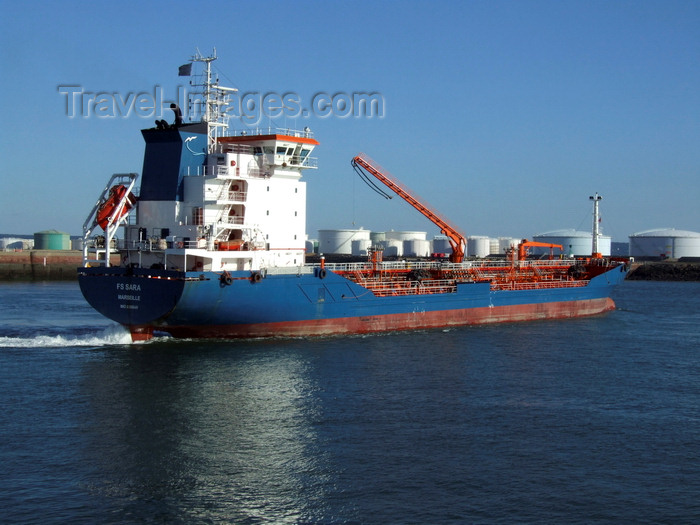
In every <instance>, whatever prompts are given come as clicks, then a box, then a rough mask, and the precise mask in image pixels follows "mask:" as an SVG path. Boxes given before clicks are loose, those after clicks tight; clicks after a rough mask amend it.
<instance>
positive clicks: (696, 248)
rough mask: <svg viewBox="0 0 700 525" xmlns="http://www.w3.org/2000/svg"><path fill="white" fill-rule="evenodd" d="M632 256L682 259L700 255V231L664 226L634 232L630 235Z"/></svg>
mask: <svg viewBox="0 0 700 525" xmlns="http://www.w3.org/2000/svg"><path fill="white" fill-rule="evenodd" d="M629 240H630V256H631V257H639V258H657V257H658V258H661V259H680V258H682V257H700V233H698V232H693V231H687V230H676V229H675V228H663V229H656V230H647V231H643V232H638V233H633V234H632V235H630V237H629Z"/></svg>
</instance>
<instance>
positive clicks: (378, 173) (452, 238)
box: [351, 153, 467, 262]
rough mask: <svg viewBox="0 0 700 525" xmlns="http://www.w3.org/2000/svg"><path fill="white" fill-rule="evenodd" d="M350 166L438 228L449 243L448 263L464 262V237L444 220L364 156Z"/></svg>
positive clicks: (356, 159)
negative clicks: (391, 193) (383, 186)
mask: <svg viewBox="0 0 700 525" xmlns="http://www.w3.org/2000/svg"><path fill="white" fill-rule="evenodd" d="M351 164H352V166H353V168H355V171H357V172H358V173H359V174H360V175H361V176H363V178H364V179H365V180H367V177H366V176H364V175H363V171H364V172H365V173H368V174H370V175H372V176H374V177H375V178H376V179H377V180H379V181H380V182H381V183H382V184H384V185H385V186H386V187H387V188H389V189H390V190H391V191H393V192H394V193H396V194H397V195H398V196H399V197H401V198H402V199H403V200H405V201H406V202H408V203H409V204H410V205H411V206H413V207H414V208H415V209H416V210H418V211H419V212H421V213H422V214H423V215H424V216H425V217H427V218H428V219H429V220H430V221H431V222H432V223H433V224H435V225H436V226H437V227H438V228H440V232H441V233H443V234H444V235H446V236H447V238H448V239H449V242H450V247H451V248H452V255H451V256H450V261H452V262H462V261H463V260H464V254H465V251H466V247H467V246H466V245H467V241H466V239H465V237H464V235H463V234H462V233H461V232H460V231H459V230H458V229H457V228H455V227H454V226H452V225H451V224H450V223H449V222H447V221H446V220H445V219H443V218H442V217H440V216H439V215H438V214H437V213H435V212H434V211H433V210H431V209H430V208H429V207H428V206H427V205H425V204H424V203H422V202H421V201H420V200H419V199H418V198H417V197H416V196H414V195H413V194H411V192H409V191H408V190H407V189H406V188H405V187H404V186H403V185H402V184H401V183H400V182H399V181H398V180H396V179H394V178H393V177H391V176H390V175H389V174H388V173H387V172H386V171H384V170H382V169H381V168H380V167H379V166H378V165H377V164H376V163H375V162H374V161H373V160H372V159H370V158H369V157H368V156H367V155H365V154H362V153H361V154H360V155H357V156H356V157H354V158H353V159H352V163H351Z"/></svg>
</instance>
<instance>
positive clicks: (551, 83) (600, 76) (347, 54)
mask: <svg viewBox="0 0 700 525" xmlns="http://www.w3.org/2000/svg"><path fill="white" fill-rule="evenodd" d="M1 7H2V13H3V16H2V19H1V21H0V30H1V32H0V39H2V40H1V41H2V46H1V49H2V54H1V57H2V58H1V60H2V71H3V73H2V80H3V82H2V93H3V96H2V97H0V111H2V115H3V125H2V131H1V132H0V133H1V135H0V138H1V139H2V140H1V141H0V144H1V145H0V155H2V160H3V162H2V170H3V173H2V179H1V180H2V191H1V192H0V232H2V233H26V234H31V233H33V232H36V231H41V230H45V229H58V230H61V231H66V232H69V233H71V234H79V233H80V232H81V228H82V223H83V220H84V219H85V216H86V214H87V213H88V212H89V210H90V208H91V207H92V205H93V204H94V201H95V199H96V198H97V195H98V194H99V192H100V191H101V190H102V188H103V186H104V184H105V183H106V182H107V179H108V177H109V176H110V175H111V174H112V173H116V172H130V171H134V172H140V171H141V168H142V154H143V142H142V138H141V135H140V132H139V130H140V129H141V128H145V127H151V126H152V125H153V119H152V118H141V117H139V116H137V115H136V114H135V112H131V113H130V114H129V115H128V116H127V117H123V116H116V117H112V118H98V117H96V116H95V115H91V116H89V117H83V116H81V115H80V114H79V115H77V116H76V117H74V118H69V117H68V116H67V115H66V96H65V95H61V93H60V92H59V89H58V87H59V86H62V85H77V86H81V89H83V90H84V91H86V92H93V93H96V92H108V93H119V94H120V95H121V96H123V97H126V96H128V95H129V94H135V93H139V92H153V90H154V86H160V87H161V88H162V90H163V92H164V93H165V94H166V95H171V94H173V93H175V92H176V89H177V86H178V85H182V84H183V78H182V77H178V76H177V68H178V66H179V65H181V64H184V63H186V62H187V60H188V59H189V57H190V56H191V55H192V54H193V53H194V52H195V50H196V49H197V48H198V49H199V50H200V51H201V52H202V53H203V54H208V53H210V52H211V50H212V49H213V48H214V47H216V49H217V53H218V56H219V57H220V58H219V60H217V62H216V63H215V65H216V68H217V70H218V71H219V72H220V75H221V79H222V81H223V82H222V83H224V84H229V85H234V86H235V87H238V88H239V89H240V90H242V92H257V93H267V92H274V93H280V94H282V93H289V92H291V93H296V94H298V95H299V97H300V98H301V99H302V100H303V101H309V100H311V99H312V97H313V95H315V94H316V93H319V92H325V93H329V94H335V93H353V92H378V93H380V94H381V95H382V97H383V100H384V104H385V106H384V110H385V111H384V115H383V117H381V118H377V117H376V116H375V117H372V118H369V117H360V118H355V117H347V118H341V117H339V116H328V117H325V118H320V117H318V116H313V115H310V116H308V117H306V118H297V119H286V120H285V119H282V118H280V119H277V120H275V121H272V122H268V121H267V120H265V121H264V122H263V124H265V125H266V124H268V123H271V124H272V125H279V126H284V127H296V128H303V127H305V126H309V127H310V128H311V129H312V130H313V131H314V133H315V137H316V138H317V139H318V140H319V141H320V142H321V146H320V147H318V148H317V149H316V151H315V155H316V156H317V157H318V162H319V169H318V170H316V171H310V172H307V174H306V176H305V180H306V181H307V183H308V223H307V229H308V232H309V234H310V236H311V237H315V235H316V230H318V229H323V228H352V227H360V226H361V227H364V228H367V229H373V230H380V231H381V230H389V229H394V230H425V231H429V232H430V233H431V234H432V233H436V231H435V228H434V227H433V226H432V225H431V224H430V223H428V222H427V221H426V219H424V218H423V217H422V216H421V215H419V214H418V213H417V212H416V211H415V210H413V209H412V208H410V207H409V206H408V205H407V204H405V203H404V202H402V201H400V200H399V199H398V198H394V199H393V200H391V201H386V200H384V199H382V198H381V197H379V196H378V195H376V194H375V193H373V192H372V191H371V190H370V189H369V188H367V187H366V186H365V185H364V183H362V181H361V180H359V178H358V177H357V176H356V175H355V173H354V172H353V170H352V168H351V167H350V160H351V159H352V157H353V156H354V155H356V154H357V153H359V152H365V153H367V154H368V155H370V156H371V157H372V158H374V159H375V160H376V161H378V162H379V163H380V164H381V165H382V166H384V167H385V168H386V169H388V170H389V171H390V172H391V173H392V174H393V175H394V176H395V177H397V178H398V179H400V180H401V181H402V182H403V183H404V184H405V185H406V186H408V187H409V188H411V189H412V190H413V191H414V192H415V193H417V194H418V195H420V196H421V197H422V198H423V199H424V200H425V201H427V202H429V203H431V204H432V206H433V207H435V208H436V209H437V210H438V211H439V212H440V213H441V214H442V215H443V216H445V217H447V218H448V219H449V220H450V221H451V222H452V223H454V224H455V225H457V226H458V227H459V228H461V229H462V230H463V231H464V232H465V233H466V234H467V235H489V236H492V237H497V236H513V237H531V236H532V235H533V234H536V233H541V232H545V231H549V230H554V229H559V228H576V229H589V228H590V223H591V205H590V202H589V200H588V196H589V195H592V194H593V193H594V192H598V193H600V194H601V195H602V196H603V201H602V202H601V212H602V218H603V222H602V225H603V233H605V234H607V235H611V236H612V237H613V240H620V241H625V240H626V239H627V236H628V235H629V234H631V233H634V232H639V231H642V230H647V229H652V228H659V227H674V228H678V229H686V230H693V231H700V206H699V205H698V198H699V197H700V2H697V1H691V0H689V1H677V0H665V1H653V2H652V1H580V2H579V1H554V0H553V1H498V0H494V1H488V2H487V1H463V2H457V1H436V2H427V1H426V2H415V1H403V2H388V1H385V2H381V1H379V2H376V1H375V2H364V1H353V2H326V1H324V2H309V1H303V0H302V1H298V2H267V1H259V2H224V1H217V2H207V1H203V2H182V1H170V2H157V1H154V2H143V3H142V2H131V1H123V2H94V1H91V2H77V1H70V0H68V1H62V2H32V1H26V2H8V1H2V6H1ZM195 7H196V9H194V8H195ZM165 118H167V119H168V120H171V117H170V115H169V114H167V113H166V114H165ZM232 126H235V127H241V126H242V125H241V124H240V123H238V122H232Z"/></svg>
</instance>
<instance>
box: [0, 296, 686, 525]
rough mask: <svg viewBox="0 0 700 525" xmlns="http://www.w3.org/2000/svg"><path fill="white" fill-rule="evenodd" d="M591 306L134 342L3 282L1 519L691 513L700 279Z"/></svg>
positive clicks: (660, 516)
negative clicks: (338, 331) (397, 330)
mask: <svg viewBox="0 0 700 525" xmlns="http://www.w3.org/2000/svg"><path fill="white" fill-rule="evenodd" d="M615 300H616V302H617V305H618V310H616V311H614V312H611V313H610V314H608V315H605V316H601V317H595V318H590V319H578V320H571V321H557V322H534V323H522V324H507V325H501V326H491V327H469V328H461V329H452V330H448V331H441V330H437V331H424V332H415V333H403V334H385V335H377V336H368V337H343V338H323V339H274V338H273V339H266V340H258V341H233V342H232V341H204V340H196V341H194V340H190V341H178V340H173V339H169V338H158V339H156V340H154V341H151V342H149V343H146V344H131V343H130V342H129V337H128V335H127V334H126V333H125V332H124V331H123V330H122V329H121V328H120V327H118V326H114V325H112V324H110V322H109V321H107V320H105V319H104V318H102V317H100V316H99V314H97V313H95V312H93V311H92V310H91V309H90V308H89V307H88V306H87V304H86V303H85V302H84V301H83V299H82V297H81V295H80V292H79V289H78V287H77V284H75V283H36V284H2V285H0V396H1V397H0V399H1V401H0V402H1V403H2V405H1V407H0V408H1V410H0V464H1V465H2V474H1V475H0V509H2V516H1V517H0V521H7V522H11V523H22V522H26V523H29V522H31V523H36V522H41V523H51V522H54V523H58V522H60V523H66V522H71V523H76V522H83V523H98V522H99V523H130V522H132V523H143V522H175V523H177V522H180V523H226V522H230V523H450V522H452V523H465V522H467V523H469V522H478V523H514V522H548V523H596V522H598V523H603V522H626V523H632V522H636V523H645V522H647V523H656V522H669V523H681V522H682V523H691V522H698V521H700V283H649V282H626V283H624V284H623V285H622V286H621V287H620V288H619V289H618V290H617V291H616V295H615Z"/></svg>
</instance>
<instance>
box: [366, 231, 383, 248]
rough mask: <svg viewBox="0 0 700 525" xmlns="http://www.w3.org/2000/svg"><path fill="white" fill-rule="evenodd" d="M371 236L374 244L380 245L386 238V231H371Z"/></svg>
mask: <svg viewBox="0 0 700 525" xmlns="http://www.w3.org/2000/svg"><path fill="white" fill-rule="evenodd" d="M369 238H370V240H371V241H372V243H373V244H376V245H379V244H381V243H382V242H384V241H385V240H386V232H370V234H369Z"/></svg>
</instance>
